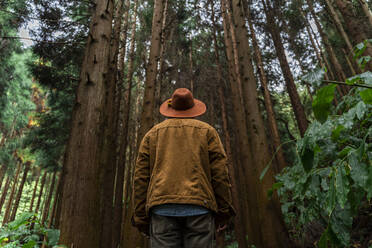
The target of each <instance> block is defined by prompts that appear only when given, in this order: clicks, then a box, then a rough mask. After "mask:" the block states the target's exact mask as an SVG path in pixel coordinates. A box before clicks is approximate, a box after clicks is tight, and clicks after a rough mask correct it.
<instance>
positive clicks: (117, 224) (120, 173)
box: [113, 0, 137, 247]
mask: <svg viewBox="0 0 372 248" xmlns="http://www.w3.org/2000/svg"><path fill="white" fill-rule="evenodd" d="M133 12H134V17H133V20H132V30H131V38H130V39H131V41H130V42H131V44H130V51H129V65H128V73H127V91H126V95H125V97H124V104H123V105H124V106H125V109H124V114H123V120H122V128H121V129H122V132H121V136H120V138H119V139H120V141H121V143H120V149H119V150H120V152H119V159H118V163H117V173H116V186H115V202H114V219H113V220H114V222H113V242H114V243H113V247H118V246H120V245H121V243H122V242H121V238H120V236H121V223H122V218H123V216H122V213H123V184H124V176H125V175H124V171H125V167H126V166H128V165H126V163H125V158H126V149H127V144H128V137H127V136H128V123H129V117H130V102H131V92H132V82H133V80H132V79H133V71H134V70H133V69H134V68H133V64H134V58H135V54H134V48H135V36H136V22H137V0H135V1H134V10H133Z"/></svg>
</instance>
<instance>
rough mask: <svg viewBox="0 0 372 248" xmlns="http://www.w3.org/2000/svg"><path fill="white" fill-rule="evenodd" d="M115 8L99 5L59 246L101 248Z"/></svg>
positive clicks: (74, 129)
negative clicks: (108, 96) (109, 82)
mask: <svg viewBox="0 0 372 248" xmlns="http://www.w3.org/2000/svg"><path fill="white" fill-rule="evenodd" d="M113 5H114V4H113V1H112V0H106V1H97V2H96V5H95V9H94V11H93V15H92V20H91V25H90V31H89V35H88V40H87V45H86V50H85V54H84V59H83V63H82V69H81V73H80V82H79V86H78V89H77V96H76V103H75V106H74V110H73V115H72V125H71V132H70V137H69V141H68V144H67V146H66V152H65V161H64V164H63V166H64V171H65V172H64V178H63V181H64V183H63V190H62V191H63V195H62V197H63V199H62V206H61V218H60V220H61V222H60V230H61V234H60V240H59V242H60V243H61V244H64V245H66V246H68V247H70V246H74V247H90V248H98V247H102V243H101V242H102V234H103V226H102V225H103V216H104V215H103V209H102V207H103V202H102V201H103V199H102V194H103V193H104V192H106V191H105V190H103V187H102V185H103V184H104V180H105V179H106V178H107V177H105V175H106V173H105V171H107V169H106V168H105V164H103V162H104V161H107V160H106V158H105V156H104V154H105V152H107V150H106V149H107V146H104V144H105V140H106V142H107V139H105V138H104V137H107V136H105V127H106V123H110V120H109V119H108V118H107V113H105V111H109V110H110V109H107V108H106V107H107V106H108V105H107V102H108V100H109V99H107V93H108V90H109V89H110V85H107V79H108V75H107V74H108V73H109V71H110V70H109V67H110V58H111V57H110V42H111V35H112V15H113V13H112V12H113ZM111 88H113V87H111ZM111 100H112V99H111ZM103 147H104V148H105V149H103ZM111 201H112V198H111ZM109 238H110V240H111V236H110V237H109Z"/></svg>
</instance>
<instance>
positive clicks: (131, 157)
mask: <svg viewBox="0 0 372 248" xmlns="http://www.w3.org/2000/svg"><path fill="white" fill-rule="evenodd" d="M371 9H372V1H371V0H289V1H283V0H254V1H248V0H220V1H213V0H201V1H195V0H150V1H143V0H70V1H67V0H0V221H1V224H0V225H1V226H2V227H1V228H0V247H25V248H27V247H43V248H47V247H71V248H72V247H74V248H88V247H89V248H95V247H97V248H98V247H101V248H103V247H105V248H106V247H110V248H111V247H112V248H118V247H125V248H135V247H148V246H149V242H148V239H146V238H145V237H143V236H142V235H141V234H140V233H139V232H138V230H137V229H135V228H134V227H133V226H132V224H131V216H132V212H133V208H132V201H131V194H132V178H133V168H134V165H135V160H136V153H137V149H138V146H139V142H140V141H141V139H142V137H143V136H144V134H145V133H146V132H147V131H148V130H149V129H150V128H151V127H152V126H153V125H155V124H157V123H159V122H161V121H163V120H164V117H162V116H161V115H160V114H159V106H160V104H161V103H162V102H163V101H165V100H166V99H168V98H169V97H170V95H171V94H172V92H173V91H174V90H175V89H176V88H180V87H184V88H188V89H190V90H191V91H192V92H193V94H194V96H195V97H196V98H198V99H201V100H202V101H204V102H205V103H206V105H207V112H206V114H205V115H203V116H201V117H200V120H203V121H205V122H208V123H209V124H211V125H212V126H213V127H214V128H215V129H216V130H217V131H218V132H219V134H220V136H221V138H222V141H223V144H224V147H225V150H226V153H227V154H228V158H229V159H228V168H229V173H230V179H231V183H232V186H233V187H232V196H233V204H234V207H235V209H236V212H237V215H236V216H235V217H234V219H233V220H232V221H231V222H230V223H229V225H228V227H227V229H226V230H225V231H224V232H220V233H217V236H216V241H215V245H216V247H250V248H253V247H257V248H274V247H275V248H281V247H283V248H284V247H303V248H305V247H319V248H327V247H361V248H371V247H372V202H371V197H372V144H371V139H372V60H371V57H372V13H371ZM25 29H26V30H27V31H28V32H29V36H28V35H25V33H24V32H20V30H25Z"/></svg>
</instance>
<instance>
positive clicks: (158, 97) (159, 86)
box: [154, 0, 173, 123]
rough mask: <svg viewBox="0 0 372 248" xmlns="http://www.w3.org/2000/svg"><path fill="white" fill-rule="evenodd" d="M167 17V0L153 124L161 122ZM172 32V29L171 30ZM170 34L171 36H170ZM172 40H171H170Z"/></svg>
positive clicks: (166, 2) (166, 0)
mask: <svg viewBox="0 0 372 248" xmlns="http://www.w3.org/2000/svg"><path fill="white" fill-rule="evenodd" d="M167 16H168V0H165V3H164V13H163V21H162V27H161V30H162V31H161V44H160V58H159V73H158V79H157V80H156V82H157V84H156V85H155V88H156V89H155V101H156V102H155V103H156V104H155V108H154V116H155V123H159V122H160V120H161V114H160V112H159V107H160V105H161V103H162V102H161V89H162V84H163V73H164V72H163V67H164V58H165V50H166V46H167V39H166V30H165V26H166V23H167ZM172 32H173V29H172ZM172 32H171V36H172ZM170 40H172V39H170Z"/></svg>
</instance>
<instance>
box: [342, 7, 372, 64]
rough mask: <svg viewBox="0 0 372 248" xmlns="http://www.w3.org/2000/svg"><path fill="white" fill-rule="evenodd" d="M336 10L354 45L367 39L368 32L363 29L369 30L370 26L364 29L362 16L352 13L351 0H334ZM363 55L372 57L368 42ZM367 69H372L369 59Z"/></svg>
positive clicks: (371, 49)
mask: <svg viewBox="0 0 372 248" xmlns="http://www.w3.org/2000/svg"><path fill="white" fill-rule="evenodd" d="M335 3H336V5H337V7H338V10H339V11H340V12H341V14H342V17H343V19H344V20H345V26H346V29H347V31H348V33H349V36H350V37H352V38H353V40H354V45H357V44H359V43H361V42H364V41H365V40H367V39H368V38H369V37H368V34H367V33H366V31H365V30H371V29H372V26H370V25H367V26H368V28H366V29H364V26H365V23H364V22H363V20H362V18H360V17H359V16H357V15H355V14H354V11H353V9H354V7H353V3H352V1H351V0H335ZM363 55H364V56H371V57H372V45H371V44H370V43H369V42H368V43H367V49H366V50H365V52H364V53H363ZM367 68H368V69H369V70H372V62H371V61H370V62H369V63H368V65H367Z"/></svg>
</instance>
